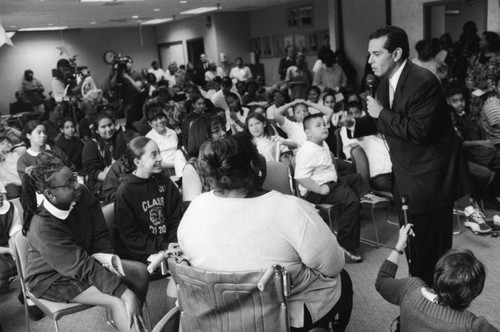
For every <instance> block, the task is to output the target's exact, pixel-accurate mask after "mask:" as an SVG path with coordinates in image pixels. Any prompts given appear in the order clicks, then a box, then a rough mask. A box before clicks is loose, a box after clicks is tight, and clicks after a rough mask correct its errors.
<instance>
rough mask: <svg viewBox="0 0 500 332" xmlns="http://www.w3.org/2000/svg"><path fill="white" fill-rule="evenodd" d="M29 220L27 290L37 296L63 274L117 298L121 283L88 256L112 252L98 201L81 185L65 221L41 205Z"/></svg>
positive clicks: (120, 291) (124, 288) (122, 287)
mask: <svg viewBox="0 0 500 332" xmlns="http://www.w3.org/2000/svg"><path fill="white" fill-rule="evenodd" d="M38 210H39V211H38V212H37V213H36V214H35V215H34V216H33V218H32V220H31V225H30V229H29V231H28V238H29V240H30V249H29V252H28V261H29V264H28V267H27V269H26V282H27V285H28V289H29V290H30V291H31V292H32V293H33V294H34V295H35V296H37V297H40V296H41V295H43V294H44V293H45V292H46V291H47V289H48V288H49V287H50V285H52V283H54V281H56V280H59V279H61V278H62V277H63V276H65V277H70V278H73V279H78V280H81V281H83V282H85V283H88V284H89V285H91V286H95V287H96V288H97V289H99V290H100V291H101V292H103V293H105V294H109V295H115V296H118V297H120V296H121V294H123V292H124V291H125V290H126V288H127V287H126V286H125V284H123V283H122V281H121V280H120V278H119V277H118V276H116V275H115V274H114V273H112V272H109V271H108V270H106V269H105V268H104V267H103V266H102V265H101V264H100V263H99V262H97V261H96V260H94V259H93V258H92V257H90V255H92V254H95V253H113V249H112V247H111V242H110V239H109V232H108V229H107V227H106V223H105V221H104V216H103V214H102V210H101V206H100V205H99V201H97V200H96V199H95V198H93V197H92V195H91V194H90V192H89V191H88V190H87V188H85V187H82V193H81V196H80V199H79V201H78V202H76V204H75V206H74V207H73V209H72V210H71V213H70V214H69V216H68V218H67V219H66V220H60V219H57V218H56V217H54V216H53V215H51V214H50V213H49V212H47V210H46V209H45V208H44V207H43V205H42V206H40V207H39V209H38Z"/></svg>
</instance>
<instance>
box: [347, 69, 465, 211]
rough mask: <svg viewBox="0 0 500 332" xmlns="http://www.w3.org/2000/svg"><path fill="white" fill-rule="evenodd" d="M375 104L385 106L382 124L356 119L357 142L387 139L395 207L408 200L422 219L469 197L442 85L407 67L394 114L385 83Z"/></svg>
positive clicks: (411, 209)
mask: <svg viewBox="0 0 500 332" xmlns="http://www.w3.org/2000/svg"><path fill="white" fill-rule="evenodd" d="M377 99H378V100H379V101H380V102H381V103H382V105H383V106H384V109H383V110H382V112H381V113H380V115H379V117H378V119H375V118H372V117H370V116H365V117H363V118H361V119H357V120H356V126H355V131H354V136H355V137H360V136H366V135H372V134H374V133H377V132H379V133H381V134H383V135H385V138H386V140H387V145H388V147H389V151H390V155H391V161H392V165H393V173H394V190H393V191H394V197H395V198H396V201H397V202H399V197H400V196H401V195H408V197H409V209H410V212H411V213H424V212H429V211H433V210H436V209H441V208H444V207H446V206H451V205H452V204H453V202H454V201H455V200H457V199H458V198H460V197H462V196H464V195H465V194H466V193H468V192H470V190H469V188H470V180H469V177H468V168H467V164H466V162H465V159H464V157H463V155H462V152H461V145H460V141H459V139H458V137H457V135H456V133H455V131H454V129H453V125H452V122H451V118H450V114H449V112H448V108H447V104H446V100H445V97H444V94H443V91H442V86H441V83H440V82H439V81H438V79H437V78H436V77H435V76H434V75H433V74H432V73H431V72H430V71H428V70H426V69H423V68H421V67H419V66H417V65H415V64H413V63H411V61H407V62H406V64H405V67H404V68H403V71H402V73H401V76H400V78H399V81H398V84H397V87H396V91H395V92H394V101H393V105H392V108H390V107H389V79H388V78H387V77H385V78H384V79H382V80H381V82H380V84H379V86H378V89H377Z"/></svg>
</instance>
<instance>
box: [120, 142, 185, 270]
mask: <svg viewBox="0 0 500 332" xmlns="http://www.w3.org/2000/svg"><path fill="white" fill-rule="evenodd" d="M126 161H127V163H128V165H127V167H128V169H130V170H132V172H131V173H130V174H124V175H122V176H121V177H120V185H119V186H118V189H117V190H116V193H115V223H114V229H113V230H114V231H113V233H114V234H113V241H114V247H115V250H116V252H117V253H118V254H119V255H120V257H123V258H127V259H131V260H136V261H139V262H143V263H146V261H147V259H148V258H149V256H150V255H151V254H156V253H158V252H159V251H161V250H166V249H168V248H169V246H170V245H171V244H172V243H176V242H177V226H178V225H179V221H180V220H181V217H182V214H183V211H184V208H183V205H182V196H181V194H180V193H179V190H178V189H177V187H176V186H175V184H174V183H173V182H172V181H171V180H170V179H169V178H168V177H167V176H165V175H164V174H163V173H162V166H161V162H162V157H161V153H160V151H159V148H158V145H157V144H156V143H155V142H154V141H153V140H152V139H150V138H147V137H144V136H139V137H136V138H134V139H132V140H131V141H130V143H129V144H128V151H127V160H126Z"/></svg>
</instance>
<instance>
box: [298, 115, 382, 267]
mask: <svg viewBox="0 0 500 332" xmlns="http://www.w3.org/2000/svg"><path fill="white" fill-rule="evenodd" d="M303 124H304V131H305V135H306V137H307V140H306V141H305V142H304V143H303V144H302V145H301V147H300V148H299V150H298V152H297V155H296V163H295V174H294V178H295V180H296V181H297V182H298V183H299V190H300V195H301V196H302V197H304V199H306V200H307V201H309V202H311V203H314V204H320V203H328V204H340V205H342V207H343V209H342V212H341V213H340V214H339V215H338V216H337V223H338V225H339V226H338V227H339V229H338V235H337V239H338V241H339V244H340V245H341V246H342V247H343V248H344V250H345V254H346V258H347V259H348V260H349V261H352V262H361V260H362V257H361V256H360V255H359V254H358V253H357V252H356V248H358V247H359V236H360V224H359V222H360V219H359V218H360V212H361V204H360V202H361V203H364V202H367V203H368V202H373V203H374V202H377V201H380V200H382V198H379V197H376V196H375V195H373V194H371V193H370V186H369V184H368V183H366V182H365V181H364V180H363V178H362V177H361V176H360V175H359V174H349V175H344V176H338V174H337V173H338V172H337V170H336V169H335V166H334V164H333V160H332V153H331V152H330V149H329V148H328V145H327V144H326V143H325V139H326V138H327V137H328V129H327V127H326V123H325V120H324V118H323V116H322V114H312V115H308V116H307V117H306V118H305V119H304V123H303Z"/></svg>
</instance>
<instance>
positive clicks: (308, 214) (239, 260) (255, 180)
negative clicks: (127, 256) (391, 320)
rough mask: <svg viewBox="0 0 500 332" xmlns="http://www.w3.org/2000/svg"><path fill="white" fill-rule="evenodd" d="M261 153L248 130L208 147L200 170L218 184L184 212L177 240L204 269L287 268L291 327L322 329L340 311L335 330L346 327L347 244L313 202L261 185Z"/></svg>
mask: <svg viewBox="0 0 500 332" xmlns="http://www.w3.org/2000/svg"><path fill="white" fill-rule="evenodd" d="M259 159H260V157H259V154H258V152H257V149H256V147H255V145H254V144H253V143H252V142H251V140H250V138H249V137H248V135H244V134H240V133H239V134H236V135H233V136H229V137H226V138H221V139H218V140H214V141H209V142H206V143H205V144H203V145H202V147H201V149H200V160H199V165H200V169H201V172H203V174H204V175H205V176H206V178H207V181H208V182H209V183H210V184H211V186H212V188H214V189H215V190H213V191H210V192H206V193H203V194H201V195H200V196H198V197H196V198H195V199H194V200H193V202H192V203H191V205H190V206H189V208H188V209H187V210H186V213H185V214H184V217H183V218H182V220H181V223H180V225H179V230H178V237H179V245H180V246H181V249H182V250H183V252H184V254H185V256H186V258H187V259H188V260H189V262H190V263H191V264H192V265H193V266H196V267H198V268H201V269H207V270H215V271H248V270H255V269H267V268H269V267H270V266H273V265H275V264H280V265H283V266H285V267H286V268H287V270H288V271H289V272H290V274H291V279H292V280H293V287H292V291H291V294H290V296H289V297H288V313H289V317H290V324H291V327H292V329H291V331H309V330H311V329H313V328H316V329H317V330H315V331H323V330H325V329H327V328H328V325H329V322H331V321H332V320H334V317H335V316H336V315H337V314H338V320H337V321H336V323H337V325H336V326H335V331H344V330H345V328H346V326H347V324H348V323H349V319H350V316H351V310H352V283H351V280H350V277H349V274H348V273H347V272H346V271H345V270H344V269H343V268H344V264H345V261H344V254H343V250H342V248H341V247H340V246H339V244H338V243H337V240H336V239H335V236H333V234H332V232H330V230H329V229H328V227H327V226H326V224H325V222H324V221H323V220H322V219H321V217H320V216H319V215H318V214H317V212H316V211H315V210H314V208H313V207H312V206H311V205H310V204H308V203H306V202H304V201H302V200H301V199H299V198H297V197H293V196H289V195H283V194H281V193H279V192H277V191H274V190H273V191H264V190H262V189H260V183H261V179H260V177H261V175H262V172H261V171H262V170H263V169H262V168H260V167H262V166H263V165H259V164H260V162H259ZM264 167H265V166H264ZM242 211H251V213H242ZM214 244H216V245H214ZM221 257H224V259H221ZM319 328H321V330H319Z"/></svg>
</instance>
